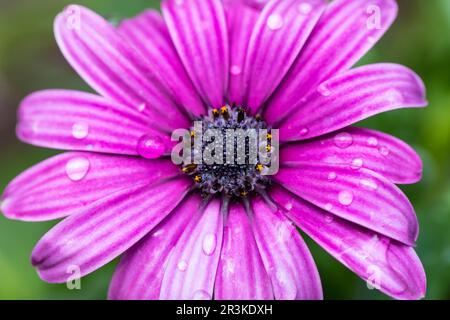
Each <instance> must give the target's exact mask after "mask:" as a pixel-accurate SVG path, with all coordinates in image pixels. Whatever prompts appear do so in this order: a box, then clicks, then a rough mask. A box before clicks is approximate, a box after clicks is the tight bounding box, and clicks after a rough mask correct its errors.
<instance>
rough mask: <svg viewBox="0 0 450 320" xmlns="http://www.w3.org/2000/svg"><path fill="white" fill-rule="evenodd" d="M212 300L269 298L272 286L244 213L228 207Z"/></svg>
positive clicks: (242, 210)
mask: <svg viewBox="0 0 450 320" xmlns="http://www.w3.org/2000/svg"><path fill="white" fill-rule="evenodd" d="M214 298H215V299H216V300H269V299H273V292H272V284H271V282H270V278H269V276H268V275H267V272H266V269H265V268H264V264H263V261H262V259H261V256H260V254H259V250H258V247H257V245H256V241H255V237H254V235H253V230H252V226H251V224H250V221H249V218H248V215H247V212H246V210H245V209H244V207H243V206H242V205H241V204H232V205H231V207H230V211H229V214H228V216H227V219H226V223H225V228H224V240H223V246H222V253H221V256H220V262H219V268H218V270H217V276H216V284H215V288H214Z"/></svg>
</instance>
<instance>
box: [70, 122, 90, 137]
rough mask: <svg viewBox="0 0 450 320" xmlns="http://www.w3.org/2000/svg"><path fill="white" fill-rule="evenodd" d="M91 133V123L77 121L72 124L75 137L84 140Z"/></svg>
mask: <svg viewBox="0 0 450 320" xmlns="http://www.w3.org/2000/svg"><path fill="white" fill-rule="evenodd" d="M88 134H89V125H88V124H87V123H84V122H77V123H75V124H74V125H73V126H72V136H73V137H74V138H75V139H78V140H82V139H84V138H86V137H87V136H88Z"/></svg>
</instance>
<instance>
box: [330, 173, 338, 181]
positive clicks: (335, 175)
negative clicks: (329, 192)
mask: <svg viewBox="0 0 450 320" xmlns="http://www.w3.org/2000/svg"><path fill="white" fill-rule="evenodd" d="M336 178H337V174H336V172H330V173H329V174H328V181H334V180H336Z"/></svg>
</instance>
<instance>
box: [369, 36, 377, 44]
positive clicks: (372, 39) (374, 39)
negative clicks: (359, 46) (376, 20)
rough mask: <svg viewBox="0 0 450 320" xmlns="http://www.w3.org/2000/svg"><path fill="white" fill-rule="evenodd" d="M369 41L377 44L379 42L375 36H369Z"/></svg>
mask: <svg viewBox="0 0 450 320" xmlns="http://www.w3.org/2000/svg"><path fill="white" fill-rule="evenodd" d="M367 41H368V42H370V43H371V44H375V43H376V42H377V38H375V37H368V38H367Z"/></svg>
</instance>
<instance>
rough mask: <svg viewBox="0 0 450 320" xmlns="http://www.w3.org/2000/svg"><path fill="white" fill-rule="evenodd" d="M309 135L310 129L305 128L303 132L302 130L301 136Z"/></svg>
mask: <svg viewBox="0 0 450 320" xmlns="http://www.w3.org/2000/svg"><path fill="white" fill-rule="evenodd" d="M308 133H309V130H308V128H303V129H302V130H300V135H301V136H306V135H307V134H308Z"/></svg>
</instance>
